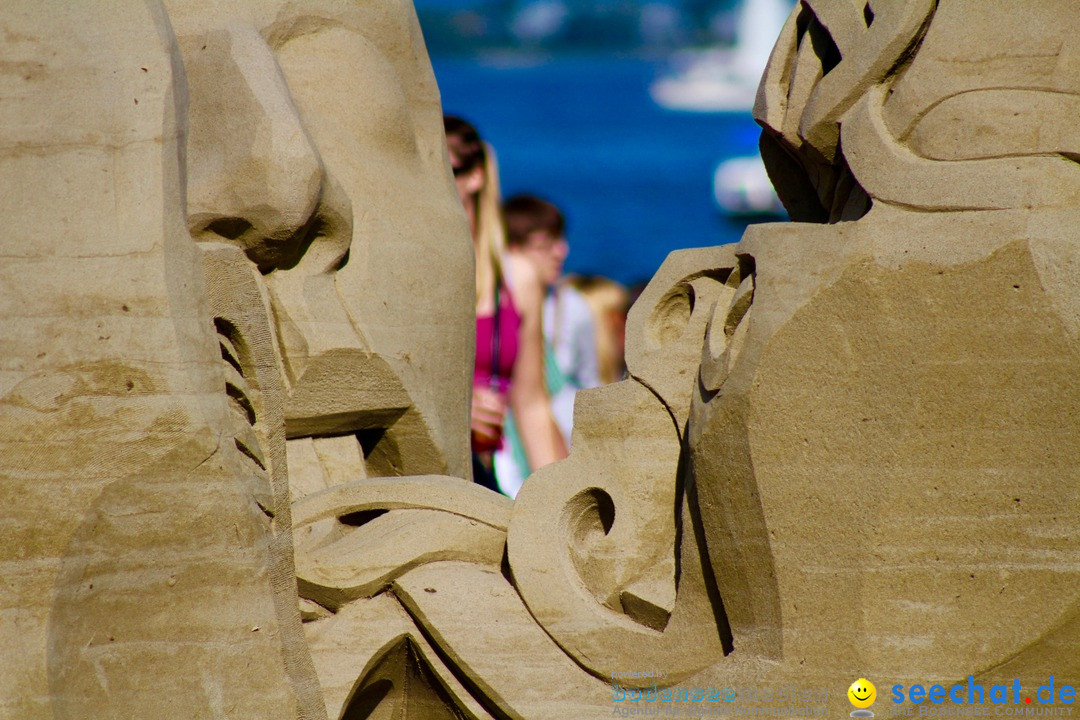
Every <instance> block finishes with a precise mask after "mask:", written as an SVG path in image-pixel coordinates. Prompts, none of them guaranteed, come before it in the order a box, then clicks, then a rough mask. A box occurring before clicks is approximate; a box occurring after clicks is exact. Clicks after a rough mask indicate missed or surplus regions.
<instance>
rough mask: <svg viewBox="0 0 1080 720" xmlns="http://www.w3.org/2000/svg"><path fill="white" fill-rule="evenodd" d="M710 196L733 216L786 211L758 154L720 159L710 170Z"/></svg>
mask: <svg viewBox="0 0 1080 720" xmlns="http://www.w3.org/2000/svg"><path fill="white" fill-rule="evenodd" d="M713 197H714V198H716V204H717V205H719V206H720V209H721V210H723V211H724V212H725V213H726V214H728V215H732V216H735V217H756V216H771V215H775V216H778V217H780V216H785V217H786V215H787V211H786V210H784V205H783V204H782V203H781V202H780V198H779V197H777V196H776V191H775V190H774V189H773V185H772V181H771V180H769V174H768V172H766V170H765V163H764V162H762V160H761V157H760V156H757V155H753V156H747V157H736V158H731V159H730V160H725V161H724V162H722V163H720V165H718V166H717V168H716V172H715V173H714V174H713Z"/></svg>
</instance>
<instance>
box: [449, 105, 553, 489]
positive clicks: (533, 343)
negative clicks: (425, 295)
mask: <svg viewBox="0 0 1080 720" xmlns="http://www.w3.org/2000/svg"><path fill="white" fill-rule="evenodd" d="M443 124H444V127H445V129H446V143H447V148H448V150H449V153H450V166H451V168H452V169H453V172H454V183H455V185H456V186H457V190H458V195H459V196H460V198H461V203H462V205H463V206H464V207H465V215H466V217H467V218H468V221H469V228H470V230H471V231H472V238H473V251H474V253H475V255H476V277H475V279H476V364H475V366H474V369H473V394H472V414H471V417H470V429H471V431H472V450H473V476H474V479H475V480H476V481H477V482H479V483H480V484H482V485H485V486H487V487H490V488H491V489H493V490H497V489H498V486H497V481H496V479H495V474H494V467H493V463H492V456H493V453H494V452H495V450H497V449H498V448H500V447H501V446H502V442H503V423H504V418H505V415H506V410H507V407H509V408H511V409H512V410H513V412H514V417H515V418H517V423H518V428H519V430H520V432H521V438H522V443H523V445H524V447H525V454H526V457H527V459H528V462H529V466H530V467H531V468H532V469H533V470H535V469H537V468H540V467H542V466H543V465H546V464H548V463H551V462H554V461H556V460H560V459H562V458H564V457H566V443H565V442H564V441H563V437H562V434H561V433H560V432H559V430H558V428H557V427H556V425H555V421H554V418H553V417H552V413H551V401H550V398H549V397H548V393H547V389H546V388H545V386H544V341H543V334H542V329H541V328H542V326H541V307H542V304H543V298H544V288H543V283H542V282H541V281H540V279H539V277H538V276H537V274H536V271H535V270H533V268H532V267H531V266H530V265H529V264H528V263H521V262H516V261H513V260H509V261H504V255H503V253H504V250H505V246H506V231H505V228H504V227H503V221H502V216H501V209H500V207H499V200H500V198H499V179H498V171H497V166H496V163H495V155H494V152H493V151H492V150H491V148H490V147H489V146H488V145H487V144H486V143H484V142H483V140H481V138H480V135H479V133H477V131H476V128H474V127H473V126H472V125H471V124H469V123H468V122H466V121H465V120H462V119H461V118H458V117H454V116H449V115H448V116H445V117H444V118H443Z"/></svg>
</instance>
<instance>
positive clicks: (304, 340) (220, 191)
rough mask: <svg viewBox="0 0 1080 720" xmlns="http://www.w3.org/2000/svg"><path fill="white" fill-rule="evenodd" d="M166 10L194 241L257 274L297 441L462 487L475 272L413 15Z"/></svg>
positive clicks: (262, 6) (316, 8) (282, 7)
mask: <svg viewBox="0 0 1080 720" xmlns="http://www.w3.org/2000/svg"><path fill="white" fill-rule="evenodd" d="M166 5H167V7H168V10H169V14H170V20H171V22H172V23H173V26H174V28H175V31H176V34H177V37H178V39H179V44H180V47H181V50H182V53H183V57H184V64H185V70H186V73H187V80H188V95H189V111H188V119H189V137H188V146H187V148H188V152H187V164H188V202H187V207H188V218H189V227H190V229H191V232H192V234H193V236H194V237H195V238H196V239H197V240H199V241H201V242H203V243H230V244H233V245H235V246H237V247H239V248H240V249H241V250H242V251H243V252H244V254H245V255H246V257H247V258H248V260H250V261H251V263H253V264H254V265H255V266H256V267H257V268H258V270H259V271H260V273H262V275H263V281H264V282H265V286H266V293H267V296H268V298H269V302H270V305H271V307H272V309H273V321H274V332H275V334H276V340H277V345H278V349H279V350H278V354H279V362H280V364H281V368H280V369H281V373H282V375H283V378H284V380H285V382H284V386H285V392H286V394H287V395H288V398H287V400H286V407H285V411H284V412H285V420H286V427H287V433H288V435H289V437H290V438H299V437H320V438H322V437H326V436H330V435H333V436H343V435H350V434H351V433H355V432H360V433H367V435H366V436H365V437H366V438H367V439H366V440H363V439H362V440H361V444H363V443H365V442H366V443H367V444H366V445H364V446H363V448H362V449H363V452H364V454H365V455H367V456H368V457H369V459H370V458H371V457H372V454H373V453H374V456H375V458H376V460H375V461H372V462H374V464H375V467H372V468H371V469H370V471H371V472H374V473H375V474H408V473H419V472H450V473H452V474H457V475H460V476H464V475H465V473H466V470H465V467H466V464H467V463H466V460H467V438H468V434H467V432H466V430H465V427H464V422H463V418H464V417H465V412H464V408H465V403H466V402H467V391H468V373H467V372H466V370H467V368H468V366H469V360H470V358H469V356H470V344H469V342H468V340H469V337H470V323H471V317H470V314H469V313H470V310H471V307H472V305H471V290H470V288H469V283H468V279H469V278H471V277H472V270H471V262H472V256H471V252H470V249H469V242H468V235H467V234H466V233H467V231H466V229H465V227H464V221H463V218H462V215H461V209H460V206H459V205H458V203H457V199H456V195H455V191H454V188H453V185H452V183H451V182H450V174H449V172H448V170H447V165H446V158H445V149H444V145H443V141H442V134H441V126H440V125H439V123H440V120H441V111H440V108H439V101H438V94H437V90H436V87H435V83H434V77H433V76H432V74H431V71H430V67H428V65H427V63H426V62H425V61H426V56H425V55H424V50H423V45H422V41H421V40H420V35H419V28H418V27H417V26H416V20H415V17H414V15H413V14H412V9H411V6H409V5H408V4H400V5H399V4H396V3H394V4H387V3H379V4H377V6H366V5H361V4H346V5H342V4H341V3H333V4H331V3H325V4H322V6H320V4H319V3H304V4H303V6H302V10H296V9H295V8H290V6H289V5H288V4H287V3H283V2H247V3H241V4H236V3H215V2H209V3H206V2H203V3H179V2H174V3H167V4H166ZM404 48H407V51H406V50H405V49H404ZM446 228H457V229H460V232H459V233H457V234H454V233H451V234H450V236H449V237H448V236H447V232H446ZM435 276H438V277H445V278H450V279H451V281H449V282H441V283H432V282H428V281H427V278H430V277H435ZM455 277H458V278H460V279H461V282H453V280H452V279H453V278H455ZM357 375H363V376H364V377H366V378H368V379H369V385H371V384H374V385H375V387H374V388H373V387H366V388H365V389H364V390H365V391H364V392H360V390H359V389H355V388H356V386H357V385H358V383H357V381H356V376H357ZM350 389H355V390H354V391H353V393H352V397H344V396H348V395H349V392H350ZM343 390H344V396H343V393H342V391H343ZM380 393H381V397H379V396H380ZM331 396H334V397H335V398H336V399H334V400H331V399H330V398H331ZM348 442H349V443H351V445H353V446H357V443H356V442H355V441H353V440H350V441H348ZM376 445H379V447H378V448H376V447H375V446H376ZM351 452H352V454H353V455H356V453H357V452H358V449H357V447H352V449H351ZM379 458H381V459H379ZM361 460H362V459H361ZM370 464H371V463H370V462H369V465H370ZM359 471H361V472H363V468H360V469H359Z"/></svg>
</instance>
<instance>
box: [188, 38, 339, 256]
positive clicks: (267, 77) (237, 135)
mask: <svg viewBox="0 0 1080 720" xmlns="http://www.w3.org/2000/svg"><path fill="white" fill-rule="evenodd" d="M181 45H182V47H183V51H184V53H183V54H184V62H185V70H186V73H187V77H188V84H189V86H190V87H191V88H192V92H191V94H190V106H189V111H188V118H189V129H188V133H189V134H188V143H187V152H188V158H187V160H188V162H187V167H188V188H187V192H188V202H187V206H188V225H189V228H190V230H191V233H192V235H193V236H194V237H195V238H196V239H197V240H222V239H224V240H227V241H230V242H233V243H236V244H238V245H239V246H240V247H241V248H242V249H243V250H244V252H245V253H246V254H247V256H248V258H249V259H251V261H252V262H254V263H255V264H256V265H257V266H258V267H259V269H260V270H261V271H262V272H264V273H265V272H269V271H270V270H273V269H277V268H287V267H292V266H294V265H295V264H296V263H297V262H298V261H299V259H300V257H301V256H302V255H303V253H304V250H305V247H306V244H307V243H309V242H310V238H308V237H307V235H308V234H309V233H308V232H306V230H305V227H306V226H307V225H308V222H309V220H310V219H311V217H312V215H313V213H314V212H315V210H316V207H317V205H318V203H319V200H320V196H321V194H322V190H323V182H324V175H325V173H324V171H323V164H322V160H321V158H320V157H319V153H318V150H317V149H316V148H315V146H314V144H313V143H312V141H311V139H310V137H309V136H308V134H307V132H306V130H305V129H304V127H303V125H302V123H301V121H300V117H299V115H298V113H297V111H296V108H295V107H294V105H293V101H292V97H291V96H290V94H289V89H288V86H287V85H286V84H285V78H284V77H283V76H282V74H281V70H280V68H279V67H278V64H277V62H276V60H275V58H274V56H273V54H272V52H271V50H270V48H269V47H268V46H267V45H266V42H265V41H264V40H263V38H262V37H261V36H260V35H259V34H258V32H257V31H256V30H255V29H254V28H250V27H232V28H226V29H221V30H214V31H212V32H209V33H206V34H202V35H194V36H188V37H185V38H183V39H182V40H181Z"/></svg>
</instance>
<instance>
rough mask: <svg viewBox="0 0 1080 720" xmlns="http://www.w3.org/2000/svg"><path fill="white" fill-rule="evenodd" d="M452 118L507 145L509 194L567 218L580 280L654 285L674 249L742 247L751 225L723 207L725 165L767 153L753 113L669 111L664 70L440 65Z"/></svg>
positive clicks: (553, 62)
mask: <svg viewBox="0 0 1080 720" xmlns="http://www.w3.org/2000/svg"><path fill="white" fill-rule="evenodd" d="M432 64H433V66H434V68H435V75H436V79H437V80H438V83H439V88H440V91H441V93H442V100H443V108H444V111H445V112H447V113H450V114H456V115H461V116H462V117H465V118H466V119H468V120H470V121H471V122H473V123H474V124H475V125H476V126H477V127H478V129H479V130H480V132H481V134H482V135H483V136H484V137H485V138H486V139H487V140H489V141H490V142H491V143H492V144H493V145H494V147H495V149H496V151H497V154H498V158H499V170H500V173H501V176H502V190H503V195H504V197H509V196H510V195H512V194H514V193H518V192H531V193H535V194H537V195H541V196H543V197H546V198H548V199H550V200H551V201H553V202H554V203H556V204H557V205H559V206H560V207H561V208H562V209H563V211H564V213H565V214H566V216H567V220H568V232H567V237H568V239H569V240H570V256H569V258H568V259H567V263H566V269H567V271H568V272H579V273H586V274H600V275H606V276H608V277H611V278H613V279H615V280H618V281H620V282H622V283H625V284H633V283H636V282H640V281H644V280H648V279H649V278H650V277H651V276H652V275H653V273H655V272H656V269H657V268H658V267H659V266H660V263H661V262H663V260H664V258H665V257H666V256H667V254H668V253H669V252H670V251H671V250H675V249H678V248H688V247H703V246H709V245H721V244H725V243H731V242H736V241H738V239H739V238H740V236H741V235H742V232H743V230H744V229H745V227H746V222H745V221H736V220H732V219H729V218H726V217H725V216H723V215H722V214H721V213H720V211H719V210H718V209H717V208H716V206H715V203H714V201H713V198H712V174H713V171H714V170H715V168H716V165H717V163H719V162H720V161H721V160H723V159H725V158H729V157H733V156H738V155H749V154H756V153H757V141H758V136H759V135H760V128H759V127H758V126H757V124H756V123H755V122H754V120H753V118H752V117H751V115H750V113H749V112H745V113H709V114H699V113H688V112H675V111H670V110H665V109H663V108H661V107H659V106H658V105H656V104H655V103H654V102H653V101H652V99H651V98H650V96H649V91H648V90H649V84H650V82H651V81H652V80H653V79H654V78H655V77H657V75H658V73H660V72H662V71H663V69H664V67H663V64H662V63H661V62H659V61H655V60H648V59H642V58H617V57H610V56H603V55H584V56H578V57H565V56H558V57H546V58H538V57H528V56H523V55H520V54H513V55H498V56H490V57H480V58H469V59H465V58H439V57H435V58H432Z"/></svg>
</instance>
